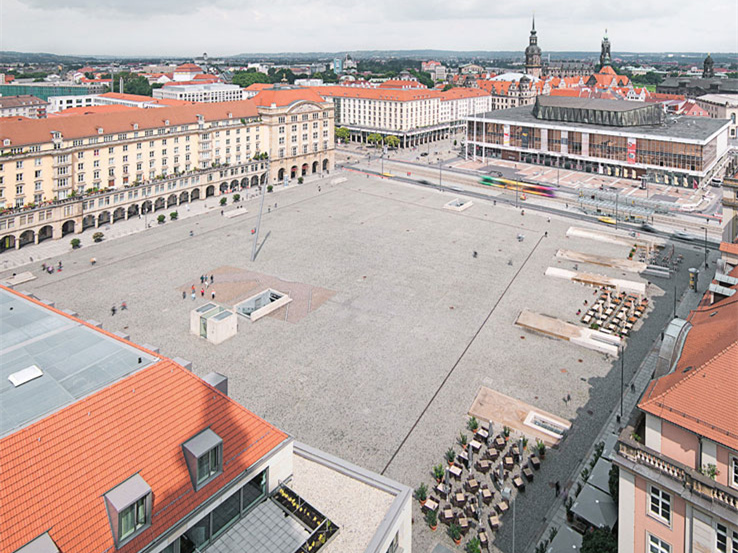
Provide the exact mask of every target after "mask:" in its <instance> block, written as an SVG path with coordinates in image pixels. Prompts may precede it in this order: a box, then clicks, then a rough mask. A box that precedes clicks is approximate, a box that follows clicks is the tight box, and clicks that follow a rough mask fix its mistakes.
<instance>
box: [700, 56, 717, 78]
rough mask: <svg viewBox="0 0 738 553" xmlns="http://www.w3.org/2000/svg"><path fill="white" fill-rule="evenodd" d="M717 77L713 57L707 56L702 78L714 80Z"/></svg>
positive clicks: (703, 65)
mask: <svg viewBox="0 0 738 553" xmlns="http://www.w3.org/2000/svg"><path fill="white" fill-rule="evenodd" d="M714 76H715V62H714V61H712V56H711V55H710V54H707V57H706V58H705V61H704V62H703V64H702V78H703V79H712V78H713V77H714Z"/></svg>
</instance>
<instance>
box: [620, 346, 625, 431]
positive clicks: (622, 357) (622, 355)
mask: <svg viewBox="0 0 738 553" xmlns="http://www.w3.org/2000/svg"><path fill="white" fill-rule="evenodd" d="M624 372H625V345H622V346H621V347H620V420H621V421H622V420H623V388H624V386H625V381H624Z"/></svg>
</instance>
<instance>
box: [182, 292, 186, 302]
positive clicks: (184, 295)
mask: <svg viewBox="0 0 738 553" xmlns="http://www.w3.org/2000/svg"><path fill="white" fill-rule="evenodd" d="M182 299H183V300H186V299H187V292H185V291H184V290H182Z"/></svg>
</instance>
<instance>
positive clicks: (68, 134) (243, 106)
mask: <svg viewBox="0 0 738 553" xmlns="http://www.w3.org/2000/svg"><path fill="white" fill-rule="evenodd" d="M229 113H230V114H231V115H232V116H233V118H234V119H237V118H242V117H254V116H256V115H257V114H258V111H257V108H256V104H255V103H254V102H253V101H252V100H240V101H237V102H214V103H201V104H186V105H183V106H173V107H163V108H160V109H135V110H133V111H131V110H127V111H120V110H118V111H116V112H113V113H100V114H97V116H96V117H89V116H78V117H64V118H54V119H33V120H31V121H15V120H13V121H8V122H5V121H3V124H2V125H1V126H0V141H2V140H4V139H6V138H9V139H10V140H11V146H23V145H28V144H43V143H46V142H49V141H50V140H51V132H52V131H58V132H61V133H62V136H63V138H64V139H65V140H69V139H73V138H84V137H88V136H96V135H98V131H97V129H98V128H102V129H103V132H104V133H105V134H111V133H120V132H130V131H132V130H133V125H134V123H137V124H138V128H139V129H140V130H144V129H154V128H160V127H163V126H164V122H165V121H166V120H168V121H169V124H170V125H171V126H175V125H184V124H193V123H197V116H198V115H202V116H203V117H204V118H205V120H206V121H216V120H225V119H228V114H229Z"/></svg>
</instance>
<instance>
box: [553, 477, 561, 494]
mask: <svg viewBox="0 0 738 553" xmlns="http://www.w3.org/2000/svg"><path fill="white" fill-rule="evenodd" d="M554 487H555V488H556V497H559V493H561V484H559V481H558V480H557V481H556V484H554Z"/></svg>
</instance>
